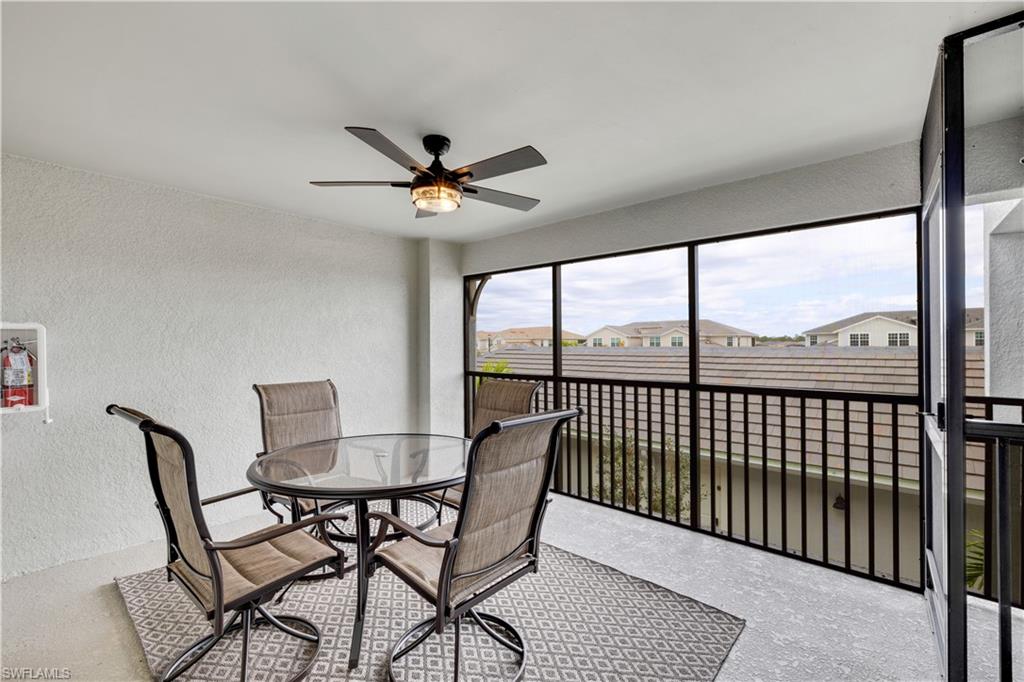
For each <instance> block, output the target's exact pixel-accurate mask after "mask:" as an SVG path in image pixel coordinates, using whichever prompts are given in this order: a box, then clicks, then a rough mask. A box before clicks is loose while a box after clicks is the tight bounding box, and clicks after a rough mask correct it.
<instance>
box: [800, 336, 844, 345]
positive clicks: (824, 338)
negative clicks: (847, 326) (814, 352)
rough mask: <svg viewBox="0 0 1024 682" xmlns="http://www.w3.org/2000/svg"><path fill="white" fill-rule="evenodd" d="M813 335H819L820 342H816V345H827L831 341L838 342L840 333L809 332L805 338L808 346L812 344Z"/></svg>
mask: <svg viewBox="0 0 1024 682" xmlns="http://www.w3.org/2000/svg"><path fill="white" fill-rule="evenodd" d="M811 336H816V337H818V338H817V341H818V342H817V343H816V344H813V345H816V346H827V345H828V344H830V343H832V344H834V343H837V342H838V341H839V335H838V334H807V335H806V336H805V338H804V345H805V346H807V347H810V346H811V345H812V344H811Z"/></svg>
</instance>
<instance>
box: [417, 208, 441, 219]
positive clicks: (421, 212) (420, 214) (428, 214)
mask: <svg viewBox="0 0 1024 682" xmlns="http://www.w3.org/2000/svg"><path fill="white" fill-rule="evenodd" d="M436 215H437V214H436V213H433V212H431V211H424V210H423V209H421V208H417V209H416V217H417V218H433V217H434V216H436Z"/></svg>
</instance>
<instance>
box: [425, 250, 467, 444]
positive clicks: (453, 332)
mask: <svg viewBox="0 0 1024 682" xmlns="http://www.w3.org/2000/svg"><path fill="white" fill-rule="evenodd" d="M461 256H462V247H461V246H460V245H458V244H452V243H450V242H441V241H437V240H436V239H423V240H421V241H420V243H419V258H420V268H419V287H420V292H419V294H420V300H421V303H420V308H419V310H420V341H419V401H420V425H419V428H420V430H421V431H425V432H428V433H446V434H450V435H455V436H461V435H462V434H463V431H464V430H465V422H464V404H463V377H462V364H463V363H462V359H463V355H462V353H463V338H462V276H461V275H460V274H459V261H460V259H461Z"/></svg>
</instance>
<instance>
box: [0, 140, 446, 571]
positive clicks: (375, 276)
mask: <svg viewBox="0 0 1024 682" xmlns="http://www.w3.org/2000/svg"><path fill="white" fill-rule="evenodd" d="M3 199H4V201H3V216H2V217H3V235H2V236H3V257H2V266H3V281H2V284H3V293H4V299H3V318H4V319H5V320H8V321H36V322H41V323H43V324H45V325H46V327H47V331H48V334H49V339H48V340H49V386H50V395H51V403H52V416H53V419H54V422H53V423H52V424H50V425H43V424H42V423H40V421H41V420H40V417H39V415H38V414H24V415H12V416H5V417H4V418H3V426H2V434H3V522H4V526H3V530H4V532H3V545H2V546H3V575H4V576H5V577H7V576H12V575H15V574H18V573H22V572H26V571H31V570H35V569H39V568H43V567H47V566H51V565H54V564H58V563H62V562H65V561H69V560H73V559H77V558H82V557H88V556H93V555H97V554H101V553H104V552H109V551H113V550H116V549H120V548H123V547H126V546H130V545H133V544H136V543H141V542H144V541H148V540H152V539H156V538H159V537H161V536H162V532H163V531H162V528H161V525H160V521H159V519H158V517H157V514H156V512H155V510H154V509H153V504H152V493H151V490H150V487H149V481H148V478H147V472H146V464H145V457H144V454H143V450H142V438H141V435H140V434H139V432H138V431H137V430H135V429H134V428H133V427H132V426H131V425H130V424H128V423H127V422H125V421H123V420H120V419H117V418H115V417H111V416H108V415H106V414H105V413H104V412H103V408H104V407H105V406H106V405H107V404H108V403H111V402H117V403H121V404H124V405H130V406H133V407H137V408H139V409H141V410H143V411H145V412H147V413H149V414H151V415H153V416H154V417H156V418H159V419H160V420H162V421H165V422H167V423H169V424H171V425H173V426H176V427H178V428H179V429H180V430H181V431H183V432H184V433H185V434H186V436H188V438H189V439H190V440H191V441H192V444H193V446H194V448H195V451H196V455H197V467H198V477H199V485H200V493H201V494H203V495H210V494H214V493H218V492H224V491H227V490H232V489H235V488H239V487H242V486H243V485H245V484H246V482H245V476H244V475H245V469H246V467H247V466H248V464H249V462H250V461H251V460H252V458H253V456H254V453H255V452H257V450H258V449H259V448H260V435H259V417H258V406H257V401H256V396H255V394H254V393H253V391H252V389H251V385H252V384H253V383H254V382H276V381H288V380H306V379H323V378H326V377H332V378H333V379H334V380H335V382H336V383H337V385H338V389H339V392H340V396H341V404H342V424H343V428H344V429H345V431H346V433H350V434H353V433H360V432H373V431H383V430H394V429H411V428H415V426H416V423H417V418H418V415H417V404H416V398H417V387H416V374H415V372H414V370H413V366H414V363H415V343H416V336H417V335H416V320H417V298H416V295H415V286H416V274H417V251H416V244H415V242H413V241H411V240H405V239H398V238H392V237H383V236H379V235H374V234H370V233H367V232H363V231H357V230H353V229H348V228H346V227H344V226H341V225H337V224H331V223H326V222H322V221H316V220H308V219H304V218H299V217H295V216H292V215H287V214H283V213H280V212H275V211H269V210H264V209H260V208H254V207H250V206H245V205H241V204H237V203H231V202H227V201H221V200H216V199H212V198H209V197H205V196H199V195H195V194H190V193H187V192H181V191H177V190H173V189H170V188H163V187H155V186H152V185H147V184H142V183H137V182H132V181H127V180H121V179H115V178H110V177H105V176H100V175H96V174H93V173H88V172H83V171H77V170H70V169H67V168H63V167H59V166H54V165H50V164H45V163H40V162H37V161H32V160H27V159H22V158H17V157H4V159H3ZM453 305H454V306H455V307H456V310H457V309H458V308H457V306H458V305H459V304H458V302H455V303H454V304H453ZM455 314H456V315H458V314H459V313H458V312H456V313H455ZM257 510H258V498H255V497H250V496H246V497H245V498H242V499H240V500H237V501H233V502H230V503H225V504H222V505H217V506H216V507H213V508H211V509H210V520H211V522H212V523H218V522H221V521H227V520H230V519H231V518H234V517H239V516H243V515H246V514H252V513H254V512H255V511H257ZM269 518H270V517H268V519H269Z"/></svg>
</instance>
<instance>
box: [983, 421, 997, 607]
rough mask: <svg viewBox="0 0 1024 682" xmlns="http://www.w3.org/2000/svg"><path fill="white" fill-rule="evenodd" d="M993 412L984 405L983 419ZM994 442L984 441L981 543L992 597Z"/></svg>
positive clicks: (986, 592)
mask: <svg viewBox="0 0 1024 682" xmlns="http://www.w3.org/2000/svg"><path fill="white" fill-rule="evenodd" d="M992 414H993V408H992V404H991V403H989V404H986V405H985V419H987V420H989V421H991V420H992ZM994 472H995V443H993V442H992V441H986V442H985V484H984V486H985V504H984V505H983V508H984V511H983V514H984V516H985V518H984V530H983V531H982V532H984V534H985V544H984V545H983V553H984V559H983V561H984V562H985V578H984V586H983V588H984V595H985V596H986V597H992V596H993V595H994V594H995V592H994V590H993V584H994V582H995V580H994V574H993V570H994V567H995V556H996V555H995V544H996V543H995V542H993V541H992V540H993V538H995V531H994V529H993V528H994V523H995V516H996V515H995V506H994V505H993V504H992V500H993V499H994V498H995V478H996V477H995V476H994V475H993V474H994Z"/></svg>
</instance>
